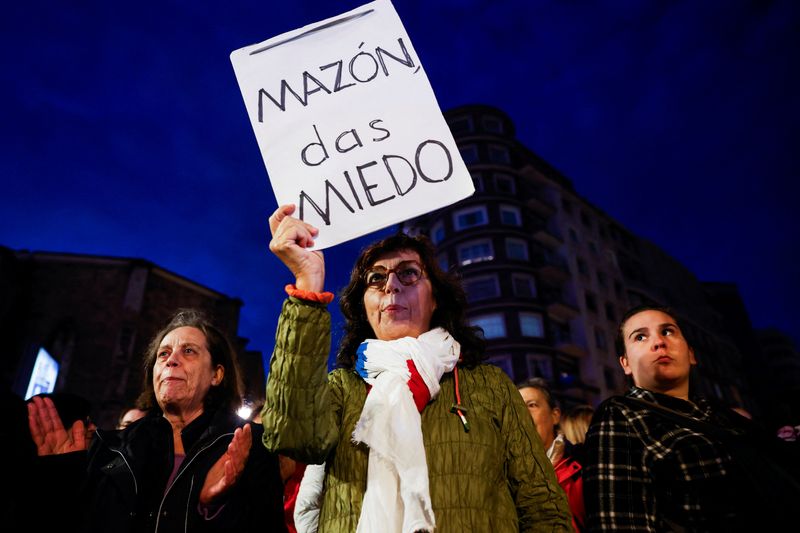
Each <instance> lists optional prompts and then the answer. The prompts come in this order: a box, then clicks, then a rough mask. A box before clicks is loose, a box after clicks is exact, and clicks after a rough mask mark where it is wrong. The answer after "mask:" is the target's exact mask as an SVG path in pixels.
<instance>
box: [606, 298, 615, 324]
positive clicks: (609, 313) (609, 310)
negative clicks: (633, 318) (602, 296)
mask: <svg viewBox="0 0 800 533" xmlns="http://www.w3.org/2000/svg"><path fill="white" fill-rule="evenodd" d="M606 318H607V319H608V320H610V321H611V322H616V321H617V313H616V312H615V311H614V304H612V303H611V302H606Z"/></svg>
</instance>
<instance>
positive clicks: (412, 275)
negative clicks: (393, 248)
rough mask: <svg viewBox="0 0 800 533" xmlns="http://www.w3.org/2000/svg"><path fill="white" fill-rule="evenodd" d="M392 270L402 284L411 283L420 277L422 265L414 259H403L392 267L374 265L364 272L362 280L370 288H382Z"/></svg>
mask: <svg viewBox="0 0 800 533" xmlns="http://www.w3.org/2000/svg"><path fill="white" fill-rule="evenodd" d="M392 272H394V274H395V276H397V279H398V280H400V283H402V284H403V285H413V284H415V283H416V282H418V281H419V280H421V279H422V274H423V270H422V267H421V266H419V264H418V263H417V262H416V261H403V262H402V263H400V264H399V265H397V266H396V267H394V268H386V267H382V266H374V267H372V268H370V269H369V270H367V272H366V274H364V281H365V282H366V283H367V287H369V288H370V289H377V290H379V291H380V290H383V288H384V287H386V282H387V281H389V274H391V273H392Z"/></svg>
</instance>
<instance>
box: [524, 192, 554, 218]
mask: <svg viewBox="0 0 800 533" xmlns="http://www.w3.org/2000/svg"><path fill="white" fill-rule="evenodd" d="M525 206H526V207H527V208H528V209H530V210H531V211H533V212H534V213H536V214H537V215H540V216H543V217H545V218H546V217H549V216H550V215H552V214H553V213H555V211H556V208H555V207H553V206H552V205H550V203H549V202H548V201H546V200H545V199H544V198H540V197H538V196H531V197H529V198H528V199H527V200H526V201H525Z"/></svg>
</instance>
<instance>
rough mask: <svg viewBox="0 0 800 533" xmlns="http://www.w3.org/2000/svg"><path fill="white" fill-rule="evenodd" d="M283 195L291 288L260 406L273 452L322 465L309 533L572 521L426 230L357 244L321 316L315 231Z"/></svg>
mask: <svg viewBox="0 0 800 533" xmlns="http://www.w3.org/2000/svg"><path fill="white" fill-rule="evenodd" d="M294 209H295V208H294V206H293V205H288V206H281V207H280V208H278V209H277V210H276V211H275V213H274V214H273V215H272V217H271V218H270V229H271V231H272V241H271V242H270V249H271V250H272V251H273V253H275V254H276V255H277V256H278V258H280V259H281V261H283V263H284V264H286V266H287V267H288V268H289V269H290V270H291V272H292V273H293V274H294V276H295V278H296V282H295V284H294V285H288V286H287V293H288V294H289V298H288V299H287V300H286V301H285V303H284V304H283V309H282V313H281V317H280V320H279V323H278V330H277V335H276V342H275V352H274V354H273V357H272V361H271V369H270V373H269V379H268V382H267V400H266V404H265V408H264V411H263V414H262V421H263V423H264V443H265V445H266V446H267V448H268V449H270V450H272V451H274V452H278V453H282V454H285V455H288V456H290V457H293V458H294V459H296V460H298V461H302V462H305V463H313V464H320V463H322V462H325V477H324V481H323V487H322V491H323V492H322V495H321V499H322V504H321V509H320V514H319V526H318V531H319V532H321V533H323V532H326V531H360V532H374V531H386V532H395V531H396V532H400V531H402V532H414V531H433V530H434V528H435V530H436V531H437V532H444V533H446V532H450V531H453V532H455V531H457V532H463V531H493V532H505V531H539V530H541V531H569V530H570V529H571V526H570V514H569V507H568V504H567V501H566V499H565V497H564V493H563V491H562V490H561V489H560V487H559V485H558V483H557V481H556V479H555V476H554V475H553V469H552V467H551V465H550V464H549V461H548V459H547V457H546V456H545V454H544V450H543V449H542V444H541V440H540V439H539V437H538V435H537V433H536V429H535V428H534V426H533V424H532V423H531V420H530V416H529V415H528V412H527V410H526V408H525V405H524V403H523V402H522V398H521V397H520V395H519V393H518V392H517V390H516V387H515V386H514V384H513V383H512V382H511V381H510V379H509V378H508V377H507V376H506V375H505V374H504V373H503V372H502V371H501V370H500V369H498V368H496V367H494V366H491V365H487V364H484V363H483V360H484V341H483V340H482V338H481V337H480V336H479V335H478V333H477V332H476V328H473V327H471V326H470V325H469V324H468V322H467V320H466V314H465V310H466V309H465V308H466V298H465V295H464V290H463V289H462V287H461V285H460V283H459V282H458V281H457V280H456V279H455V277H454V276H452V275H450V274H448V273H445V272H444V271H442V270H441V269H440V268H439V266H438V265H437V263H436V260H435V257H434V251H433V248H432V246H431V244H430V242H429V241H428V240H427V239H425V238H412V237H409V236H407V235H403V234H398V235H394V236H391V237H388V238H386V239H384V240H382V241H379V242H377V243H374V244H372V245H371V246H369V247H367V248H366V249H365V250H364V251H363V252H362V253H361V255H360V256H359V258H358V259H357V260H356V264H355V266H354V268H353V270H352V273H351V276H350V282H349V284H348V285H347V287H345V289H344V290H343V292H342V294H341V298H340V307H341V310H342V314H343V315H344V317H345V320H346V325H345V335H344V338H343V339H342V342H341V344H340V346H339V349H338V352H337V368H336V369H335V370H334V371H333V372H331V373H330V374H327V360H328V351H329V349H330V316H329V314H328V312H327V311H326V309H325V306H326V305H327V304H328V303H330V302H331V301H332V300H333V294H331V293H329V292H323V286H324V281H325V264H324V259H323V255H322V253H321V252H316V251H311V250H309V249H308V248H309V247H310V246H311V244H312V243H313V239H314V237H315V236H316V235H317V233H318V230H317V229H316V228H314V227H313V226H311V225H309V224H307V223H304V222H302V221H300V220H298V219H296V218H294V217H292V216H291V215H292V213H293V212H294Z"/></svg>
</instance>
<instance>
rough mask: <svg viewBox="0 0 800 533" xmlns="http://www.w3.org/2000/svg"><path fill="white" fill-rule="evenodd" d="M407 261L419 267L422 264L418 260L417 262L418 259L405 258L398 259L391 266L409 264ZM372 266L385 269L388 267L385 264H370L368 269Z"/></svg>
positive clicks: (398, 266) (397, 266)
mask: <svg viewBox="0 0 800 533" xmlns="http://www.w3.org/2000/svg"><path fill="white" fill-rule="evenodd" d="M409 263H411V264H414V265H417V266H419V267H421V266H422V263H420V262H419V261H417V260H416V259H406V260H405V261H400V262H399V263H397V265H396V266H395V267H393V268H400V267H401V266H403V265H407V264H409ZM373 268H384V269H387V270H388V267H387V266H385V265H378V264H374V265H372V266H371V267H370V269H373Z"/></svg>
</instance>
